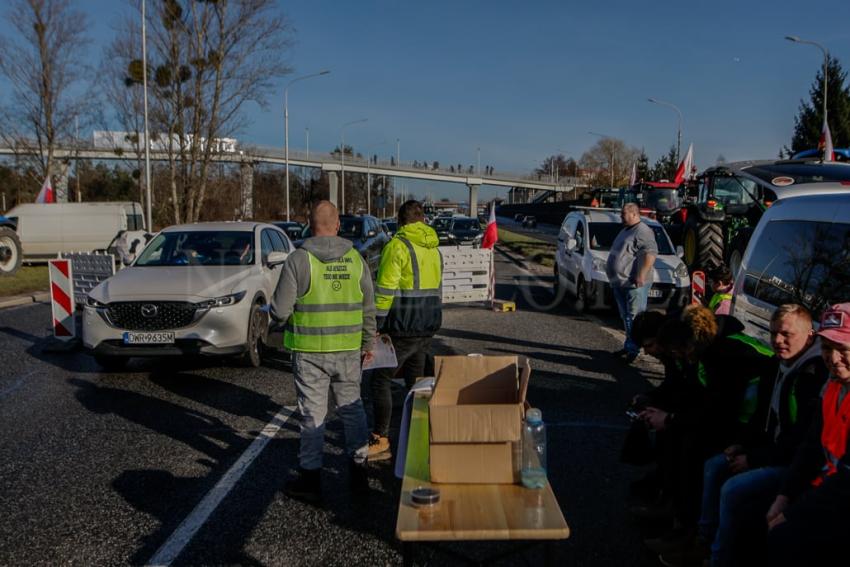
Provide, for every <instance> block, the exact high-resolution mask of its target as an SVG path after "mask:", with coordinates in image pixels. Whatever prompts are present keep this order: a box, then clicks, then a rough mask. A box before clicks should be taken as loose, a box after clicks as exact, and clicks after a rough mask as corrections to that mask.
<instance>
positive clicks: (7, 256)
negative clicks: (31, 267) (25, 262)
mask: <svg viewBox="0 0 850 567" xmlns="http://www.w3.org/2000/svg"><path fill="white" fill-rule="evenodd" d="M22 259H23V253H22V250H21V240H20V238H18V234H17V233H16V232H15V231H14V230H12V229H11V228H7V227H0V276H12V275H14V274H15V272H17V271H18V269H19V268H20V267H21V260H22Z"/></svg>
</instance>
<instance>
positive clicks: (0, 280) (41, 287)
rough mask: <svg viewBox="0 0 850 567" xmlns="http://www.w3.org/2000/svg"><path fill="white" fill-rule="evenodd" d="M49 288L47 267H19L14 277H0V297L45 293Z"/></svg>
mask: <svg viewBox="0 0 850 567" xmlns="http://www.w3.org/2000/svg"><path fill="white" fill-rule="evenodd" d="M49 288H50V276H48V274H47V266H21V269H20V270H18V271H17V272H16V273H15V275H14V276H6V277H0V297H8V296H10V295H20V294H22V293H28V292H32V291H47V290H48V289H49Z"/></svg>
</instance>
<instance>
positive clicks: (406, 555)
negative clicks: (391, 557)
mask: <svg viewBox="0 0 850 567" xmlns="http://www.w3.org/2000/svg"><path fill="white" fill-rule="evenodd" d="M401 557H402V565H404V567H413V542H410V541H403V542H401Z"/></svg>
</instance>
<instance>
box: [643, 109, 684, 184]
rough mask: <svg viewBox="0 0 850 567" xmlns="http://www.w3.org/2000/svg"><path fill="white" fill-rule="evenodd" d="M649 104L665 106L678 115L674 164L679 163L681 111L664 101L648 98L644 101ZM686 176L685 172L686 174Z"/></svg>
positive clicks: (680, 153)
mask: <svg viewBox="0 0 850 567" xmlns="http://www.w3.org/2000/svg"><path fill="white" fill-rule="evenodd" d="M646 100H648V101H649V102H653V103H655V104H660V105H661V106H667V107H670V108H672V109H673V110H675V111H676V114H678V115H679V127H678V128H677V129H676V163H677V164H678V163H679V159H681V155H682V111H681V110H679V107H678V106H676V105H675V104H673V103H672V102H667V101H665V100H658V99H657V98H652V97H650V98H648V99H646ZM686 174H687V172H686Z"/></svg>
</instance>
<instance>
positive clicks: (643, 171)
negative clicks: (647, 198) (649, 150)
mask: <svg viewBox="0 0 850 567" xmlns="http://www.w3.org/2000/svg"><path fill="white" fill-rule="evenodd" d="M651 175H652V173H651V171H650V169H649V156H647V155H646V150H644V149H643V148H641V150H640V155H639V156H638V158H637V178H638V181H640V180H641V179H643V180H644V181H652V179H651Z"/></svg>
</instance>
